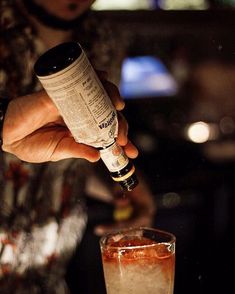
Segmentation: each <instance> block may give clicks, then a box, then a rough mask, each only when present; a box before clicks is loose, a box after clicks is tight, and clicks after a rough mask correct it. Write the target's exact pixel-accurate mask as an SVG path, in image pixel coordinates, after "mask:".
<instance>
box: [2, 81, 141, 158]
mask: <svg viewBox="0 0 235 294" xmlns="http://www.w3.org/2000/svg"><path fill="white" fill-rule="evenodd" d="M104 84H105V87H106V88H107V91H108V93H109V95H110V98H111V99H112V101H113V103H114V105H115V107H116V109H117V110H121V109H123V107H124V102H123V101H122V99H121V97H120V94H119V92H118V89H117V87H115V86H114V85H113V84H112V83H110V82H108V81H105V82H104ZM119 123H120V125H119V134H118V139H117V140H118V142H119V143H120V145H121V146H123V147H124V149H125V152H126V154H127V156H129V157H131V158H134V157H136V156H137V155H138V151H137V149H136V148H135V146H133V144H132V143H131V142H129V141H128V139H127V130H128V125H127V123H126V121H125V119H124V118H123V116H122V115H120V120H119ZM2 149H3V150H4V151H6V152H9V153H13V154H15V155H16V156H17V157H18V158H20V159H21V160H24V161H28V162H46V161H58V160H61V159H65V158H85V159H87V160H89V161H91V162H94V161H97V160H98V159H99V158H100V155H99V152H98V151H97V150H96V149H95V148H93V147H90V146H87V145H85V144H79V143H77V142H75V140H74V139H73V137H72V135H71V133H70V131H69V130H68V129H67V127H66V126H65V124H64V122H63V120H62V118H61V116H60V115H59V113H58V110H57V108H56V107H55V105H54V103H53V102H52V100H51V99H50V98H49V97H48V95H47V94H46V92H45V91H41V92H38V93H35V94H31V95H27V96H22V97H19V98H17V99H14V100H12V101H11V102H10V103H9V106H8V109H7V112H6V116H5V120H4V125H3V146H2Z"/></svg>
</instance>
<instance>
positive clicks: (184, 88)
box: [68, 1, 235, 294]
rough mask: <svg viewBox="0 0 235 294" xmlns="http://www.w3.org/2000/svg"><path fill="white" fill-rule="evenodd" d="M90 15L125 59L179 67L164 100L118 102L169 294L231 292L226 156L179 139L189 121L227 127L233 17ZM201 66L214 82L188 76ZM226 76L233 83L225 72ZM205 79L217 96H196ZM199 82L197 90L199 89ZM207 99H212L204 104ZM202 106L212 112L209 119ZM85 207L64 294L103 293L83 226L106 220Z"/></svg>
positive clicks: (101, 207)
mask: <svg viewBox="0 0 235 294" xmlns="http://www.w3.org/2000/svg"><path fill="white" fill-rule="evenodd" d="M222 8H223V9H222ZM99 13H100V14H103V16H104V17H106V18H108V19H109V20H110V21H111V25H112V26H113V28H114V29H115V30H117V31H119V32H120V34H121V33H123V31H125V32H126V33H127V36H128V38H129V42H130V46H129V56H135V55H142V56H144V55H152V56H157V57H159V58H161V60H162V61H163V62H164V64H165V65H166V66H167V68H168V69H169V71H170V72H171V71H172V69H173V65H174V64H175V61H180V62H181V63H180V64H181V65H180V66H181V67H185V70H186V71H187V75H186V77H184V79H183V80H180V81H179V83H180V89H179V92H178V93H177V95H175V96H174V97H142V98H141V99H131V100H126V110H125V116H126V117H127V119H128V121H129V125H130V136H131V138H132V140H133V141H134V142H135V143H136V145H137V146H138V148H139V150H140V156H139V158H138V159H137V160H136V165H138V166H139V168H140V169H141V170H142V171H143V172H144V173H145V175H146V178H147V181H149V184H150V187H151V189H152V191H153V194H154V197H155V200H156V204H157V208H158V209H157V213H156V217H155V222H154V226H155V227H158V228H161V229H164V230H168V231H170V232H172V233H174V234H175V235H176V238H177V246H176V277H175V294H184V293H187V294H189V293H190V294H194V293H195V294H201V293H235V292H234V291H235V290H234V285H233V284H234V281H233V275H234V273H235V271H234V261H235V260H234V255H235V245H234V238H233V234H234V227H235V226H234V224H235V217H234V215H235V210H234V208H235V203H234V202H235V200H234V199H235V157H234V158H233V156H232V155H229V156H227V153H226V151H224V150H223V149H221V153H220V160H218V159H217V158H215V157H210V156H208V153H207V152H205V150H206V147H207V146H206V145H207V144H208V143H204V144H195V143H193V142H191V141H189V140H187V138H186V137H185V136H184V129H185V127H186V126H187V124H188V123H190V122H192V121H197V120H201V119H202V118H203V120H204V121H208V122H210V121H211V120H213V123H215V124H216V125H217V126H218V127H219V126H220V121H221V119H222V118H223V117H229V118H231V120H232V121H233V119H235V112H234V111H233V105H235V93H234V91H233V89H235V88H233V84H232V81H230V82H228V80H227V79H226V77H225V78H223V79H221V80H220V79H219V80H218V81H217V80H216V79H218V75H219V76H220V75H221V76H222V75H223V70H225V71H226V68H227V67H228V68H229V69H231V66H233V64H234V65H235V63H234V61H235V60H234V58H235V11H234V10H233V9H230V8H226V7H220V6H216V1H214V6H213V9H210V10H206V11H167V12H166V11H160V10H158V11H135V12H127V11H118V12H99ZM208 62H209V63H212V64H213V66H214V67H213V68H215V70H214V72H216V67H217V66H218V68H219V73H218V72H216V74H217V75H216V76H214V75H213V73H214V72H212V73H211V71H208V75H206V78H208V81H207V80H204V79H202V80H200V70H199V71H196V69H197V68H198V66H199V65H203V66H204V65H205V68H206V66H207V64H208ZM221 65H222V67H221ZM234 68H235V67H234ZM232 69H233V67H232ZM195 72H196V73H197V75H196V77H195ZM231 75H234V76H235V70H234V72H233V71H232V70H231ZM203 77H204V76H203ZM197 78H198V80H199V82H200V83H199V86H198V80H197ZM215 80H216V83H219V85H220V88H219V89H220V92H219V93H218V91H217V90H216V89H217V88H215V91H214V92H215V93H214V92H213V88H212V89H211V88H210V90H211V91H207V90H206V91H207V92H206V93H203V89H204V88H205V89H207V85H208V84H210V85H211V84H212V85H213V83H211V81H212V82H213V81H215ZM203 82H204V83H205V86H201V85H204V84H203ZM227 82H228V83H227ZM223 83H224V84H223ZM229 83H231V84H229ZM197 86H198V87H199V88H200V89H198V88H197ZM210 93H212V94H211V96H210ZM204 94H205V95H204ZM204 96H205V97H206V98H207V99H208V100H210V107H209V108H208V109H207V108H206V107H205V108H203V109H204V112H203V117H201V116H200V115H201V114H200V113H198V112H197V107H198V105H199V103H201V98H202V97H204ZM214 97H216V99H217V98H218V99H220V98H221V99H220V100H219V102H213V99H214ZM218 99H217V100H218ZM227 100H228V101H229V102H228V103H229V105H231V107H229V111H228V113H226V111H221V113H220V112H219V110H220V109H219V105H220V104H219V103H221V109H222V108H223V107H222V105H223V104H226V103H227V102H226V101H227ZM211 107H212V108H213V107H215V108H216V112H217V113H219V114H217V115H215V117H213V116H212V115H211V113H213V111H212V109H211ZM218 109H219V110H218ZM234 109H235V107H234ZM207 114H208V117H207ZM209 114H210V115H209ZM234 139H235V136H234V132H233V130H232V131H230V132H229V133H226V135H224V134H222V135H218V137H217V138H216V140H214V141H213V143H214V144H220V143H221V142H228V143H230V142H231V144H233V141H234ZM146 142H148V144H147V143H146ZM231 146H232V147H233V145H231ZM234 148H235V147H234ZM223 152H225V153H224V154H223ZM88 207H89V216H90V220H89V224H88V228H87V231H86V234H85V236H84V239H83V242H82V244H81V245H80V246H79V249H78V250H77V252H76V255H75V256H74V258H73V261H72V263H71V265H70V268H69V271H68V282H69V284H70V287H71V289H72V293H83V294H86V293H87V294H96V293H97V294H104V293H105V288H104V281H103V273H102V266H101V260H100V252H99V243H98V241H99V238H98V237H96V236H94V234H93V227H94V225H95V224H97V223H98V222H103V221H108V220H110V218H111V215H112V208H111V207H109V206H108V205H107V204H103V203H100V202H98V201H95V200H91V199H88ZM229 288H230V289H231V290H230V291H229V290H228V289H229ZM123 294H125V293H123ZM146 294H147V293H146Z"/></svg>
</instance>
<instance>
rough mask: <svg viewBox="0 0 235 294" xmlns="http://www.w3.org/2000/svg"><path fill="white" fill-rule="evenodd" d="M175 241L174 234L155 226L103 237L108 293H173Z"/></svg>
mask: <svg viewBox="0 0 235 294" xmlns="http://www.w3.org/2000/svg"><path fill="white" fill-rule="evenodd" d="M175 241H176V238H175V236H174V235H173V234H171V233H168V232H164V231H161V230H157V229H153V228H136V229H127V230H123V231H120V232H115V233H111V234H108V235H107V236H104V237H102V238H101V240H100V247H101V254H102V262H103V270H104V277H105V284H106V290H107V294H173V290H174V273H175Z"/></svg>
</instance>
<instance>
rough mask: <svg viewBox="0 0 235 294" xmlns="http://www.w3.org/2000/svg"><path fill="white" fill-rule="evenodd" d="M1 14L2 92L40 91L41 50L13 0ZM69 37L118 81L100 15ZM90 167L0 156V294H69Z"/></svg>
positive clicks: (112, 48) (112, 42)
mask: <svg viewBox="0 0 235 294" xmlns="http://www.w3.org/2000/svg"><path fill="white" fill-rule="evenodd" d="M0 13H1V34H0V93H1V95H4V96H6V97H9V99H14V97H17V96H20V95H25V94H28V93H32V92H34V91H36V90H39V89H40V84H39V82H38V81H37V79H36V77H35V75H34V74H33V72H32V71H33V65H34V63H35V61H36V59H37V58H38V56H39V55H41V54H42V53H43V52H44V51H45V48H44V45H43V43H42V41H41V40H40V39H39V37H38V36H37V33H36V32H35V30H34V28H33V27H31V26H30V25H29V23H27V21H26V18H25V16H24V15H22V14H21V12H20V11H19V10H18V9H17V6H16V4H15V1H6V0H1V4H0ZM73 40H77V41H79V42H80V43H81V45H82V46H83V47H84V49H85V51H86V52H87V54H88V56H89V58H90V59H91V61H92V62H93V64H94V66H95V67H96V68H98V69H102V70H103V69H104V70H107V71H108V72H109V76H110V77H111V79H112V80H115V79H116V80H117V78H116V77H115V75H114V73H115V74H116V75H117V76H118V75H119V71H118V68H119V69H120V61H121V56H122V53H121V49H120V43H119V46H117V44H116V43H115V39H114V38H112V35H111V33H110V32H109V30H108V29H107V26H105V24H104V25H103V24H102V21H101V20H100V19H99V18H98V19H97V18H96V16H94V15H92V13H91V14H90V15H88V17H87V19H85V20H84V21H83V23H82V24H81V26H80V27H79V28H77V29H76V30H75V31H74V34H73ZM118 49H119V50H118ZM113 56H115V58H112V57H113ZM119 57H120V58H119ZM113 69H114V71H113ZM91 169H92V164H88V163H87V162H86V161H85V160H72V159H71V160H62V161H59V162H52V163H45V164H29V163H26V162H22V161H21V160H19V159H18V158H16V157H15V156H13V155H10V154H7V153H4V152H1V153H0V293H8V294H9V293H17V294H21V293H32V294H33V293H51V294H53V293H67V288H66V285H65V282H64V274H65V271H66V265H67V263H68V261H69V259H70V258H71V256H72V254H73V252H74V250H75V248H76V246H77V245H78V243H79V241H80V240H81V238H82V234H83V231H84V229H85V226H86V220H87V217H86V209H85V205H84V199H83V196H84V189H85V185H86V181H87V178H88V177H89V174H90V170H91Z"/></svg>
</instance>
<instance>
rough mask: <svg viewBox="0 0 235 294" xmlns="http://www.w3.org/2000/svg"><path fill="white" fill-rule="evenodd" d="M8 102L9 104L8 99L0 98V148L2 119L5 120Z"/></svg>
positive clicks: (0, 142)
mask: <svg viewBox="0 0 235 294" xmlns="http://www.w3.org/2000/svg"><path fill="white" fill-rule="evenodd" d="M9 102H10V100H9V99H6V98H0V148H1V147H2V144H3V139H2V131H3V124H4V119H5V115H6V112H7V107H8V104H9Z"/></svg>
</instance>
